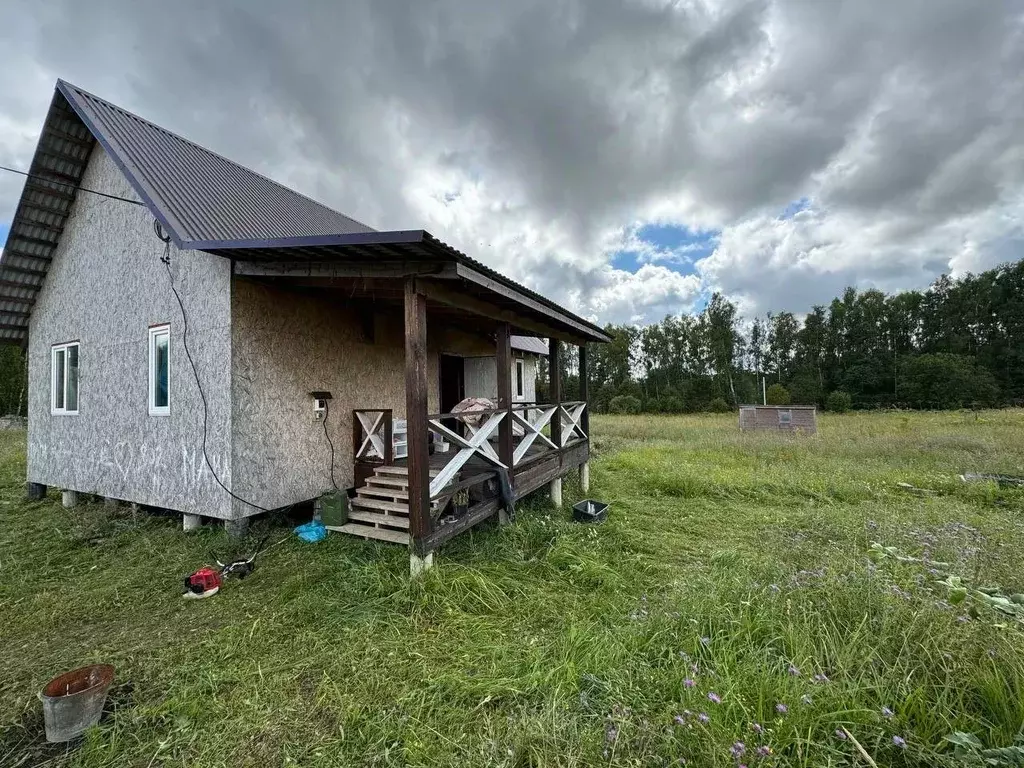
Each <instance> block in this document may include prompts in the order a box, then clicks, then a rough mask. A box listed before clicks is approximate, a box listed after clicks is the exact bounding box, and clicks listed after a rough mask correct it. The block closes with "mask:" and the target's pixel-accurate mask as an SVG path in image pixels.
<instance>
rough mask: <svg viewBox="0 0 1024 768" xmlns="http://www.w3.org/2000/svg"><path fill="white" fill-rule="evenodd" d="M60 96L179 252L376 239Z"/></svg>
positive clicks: (190, 150) (338, 217)
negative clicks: (338, 237)
mask: <svg viewBox="0 0 1024 768" xmlns="http://www.w3.org/2000/svg"><path fill="white" fill-rule="evenodd" d="M57 90H58V91H59V92H60V93H62V94H63V95H64V97H65V98H66V99H67V100H68V103H69V104H70V105H71V107H72V109H74V110H75V112H76V113H77V114H78V116H79V117H80V118H81V119H82V122H84V123H85V124H86V126H88V128H89V130H90V131H91V132H92V134H93V135H94V136H95V137H96V138H97V139H98V140H99V142H100V144H102V145H103V148H104V149H106V150H107V152H109V153H110V155H111V157H113V158H114V160H115V162H117V164H118V165H119V166H120V168H121V170H122V171H123V172H124V174H125V176H127V177H128V181H129V182H131V184H132V186H133V187H135V190H136V191H137V192H138V193H139V196H140V197H141V198H142V199H143V200H144V201H146V203H147V205H148V206H149V207H150V208H151V209H153V210H154V214H155V215H156V216H157V218H159V219H160V220H161V223H162V224H163V225H164V227H165V228H166V230H167V232H168V234H170V235H171V237H172V238H173V239H174V240H175V243H176V244H177V245H179V246H182V247H187V246H188V244H189V243H193V242H197V241H201V240H235V239H239V238H245V239H255V238H261V239H273V238H279V237H309V236H312V235H334V234H347V233H351V232H372V231H373V229H372V228H371V227H368V226H366V225H365V224H362V223H360V222H358V221H356V220H355V219H353V218H350V217H348V216H345V215H344V214H342V213H338V212H337V211H333V210H331V209H330V208H328V207H327V206H325V205H321V204H320V203H318V202H316V201H315V200H311V199H309V198H308V197H305V196H304V195H300V194H299V193H298V192H294V191H292V190H290V189H288V188H287V187H284V186H282V185H280V184H278V183H277V182H276V181H271V180H270V179H268V178H267V177H265V176H261V175H260V174H258V173H256V172H254V171H250V170H249V169H248V168H243V167H242V166H241V165H239V164H238V163H234V162H232V161H231V160H228V159H227V158H225V157H221V156H220V155H218V154H216V153H215V152H211V151H210V150H208V149H204V148H203V147H200V146H199V145H198V144H194V143H192V142H191V141H189V140H188V139H183V138H182V137H181V136H178V135H176V134H173V133H171V132H170V131H168V130H165V129H164V128H161V127H160V126H158V125H154V124H153V123H151V122H149V121H148V120H143V119H142V118H141V117H138V116H137V115H133V114H132V113H131V112H128V111H127V110H124V109H121V108H120V107H118V106H115V105H113V104H111V103H110V102H108V101H104V100H103V99H101V98H99V97H97V96H94V95H92V94H91V93H88V92H87V91H84V90H82V89H81V88H78V87H77V86H74V85H71V84H70V83H66V82H64V81H63V80H58V81H57Z"/></svg>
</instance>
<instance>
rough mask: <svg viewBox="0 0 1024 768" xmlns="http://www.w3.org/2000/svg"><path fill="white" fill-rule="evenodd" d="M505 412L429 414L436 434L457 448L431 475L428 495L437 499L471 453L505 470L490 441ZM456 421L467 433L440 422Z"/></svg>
mask: <svg viewBox="0 0 1024 768" xmlns="http://www.w3.org/2000/svg"><path fill="white" fill-rule="evenodd" d="M506 415H507V412H506V411H505V410H504V409H494V410H487V411H463V412H462V413H440V414H436V415H434V416H428V417H427V422H428V424H429V426H430V429H432V430H433V431H434V432H435V433H436V434H438V435H440V436H441V437H443V438H444V439H445V440H446V441H449V442H451V443H452V445H454V446H456V447H457V448H458V449H459V450H458V452H457V453H456V454H455V455H454V456H453V457H452V458H451V459H450V460H449V461H448V463H447V464H445V465H444V468H443V469H441V471H440V472H438V473H437V474H436V475H435V476H434V477H432V478H431V479H430V498H431V499H436V498H438V497H440V496H441V495H442V492H444V489H445V486H447V485H449V484H450V483H451V482H452V481H453V480H454V479H455V478H456V477H458V474H459V471H460V470H461V469H462V468H463V467H464V466H465V465H466V462H468V461H469V460H470V459H472V458H473V457H474V456H475V457H479V458H481V459H483V460H484V461H485V462H487V463H488V464H490V465H491V466H493V467H495V468H497V469H508V467H507V466H506V465H505V464H503V463H502V461H501V459H499V458H498V454H497V453H496V452H495V450H494V447H493V446H492V445H491V443H490V438H491V435H493V434H494V433H495V432H496V431H497V429H498V425H499V424H501V422H502V420H503V419H504V418H505V416H506ZM452 419H454V420H456V421H458V422H459V423H460V424H461V425H463V426H464V427H465V430H466V432H467V435H466V436H465V437H463V436H462V435H460V434H459V433H458V432H456V431H454V430H452V429H449V428H448V427H447V426H446V425H445V424H444V423H443V422H444V421H450V420H452Z"/></svg>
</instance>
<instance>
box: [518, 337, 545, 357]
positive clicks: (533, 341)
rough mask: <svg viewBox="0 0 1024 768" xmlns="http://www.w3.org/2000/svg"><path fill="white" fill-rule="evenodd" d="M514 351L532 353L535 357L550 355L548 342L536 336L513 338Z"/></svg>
mask: <svg viewBox="0 0 1024 768" xmlns="http://www.w3.org/2000/svg"><path fill="white" fill-rule="evenodd" d="M511 341H512V349H518V350H519V351H520V352H530V353H532V354H534V355H546V354H547V353H548V340H547V339H541V338H538V337H536V336H513V337H512V339H511Z"/></svg>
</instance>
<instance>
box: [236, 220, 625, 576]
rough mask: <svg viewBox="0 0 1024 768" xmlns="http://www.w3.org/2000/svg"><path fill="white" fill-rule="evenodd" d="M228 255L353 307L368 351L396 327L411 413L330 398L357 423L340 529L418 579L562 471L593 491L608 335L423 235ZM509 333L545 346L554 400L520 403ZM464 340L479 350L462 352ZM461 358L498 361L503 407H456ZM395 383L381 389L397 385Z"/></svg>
mask: <svg viewBox="0 0 1024 768" xmlns="http://www.w3.org/2000/svg"><path fill="white" fill-rule="evenodd" d="M227 251H229V252H227ZM227 251H226V252H224V253H222V254H221V255H225V256H231V257H232V258H233V259H234V260H235V270H234V271H235V275H236V276H237V277H239V278H241V279H243V280H247V281H254V282H259V283H265V284H272V285H273V286H274V287H275V288H276V289H282V288H283V289H284V290H287V291H288V292H290V293H293V292H298V293H304V294H308V295H310V296H315V297H316V299H317V301H320V302H333V303H336V304H337V305H339V306H342V305H343V306H346V307H349V308H350V309H354V310H356V311H357V312H358V313H359V315H360V316H361V317H362V318H363V320H364V322H363V326H364V327H363V332H362V333H363V336H364V337H365V341H366V343H368V344H373V343H374V339H373V337H374V323H375V318H376V322H377V323H378V325H379V323H380V319H381V317H387V318H388V319H389V322H391V321H397V322H398V323H400V327H401V328H400V329H401V340H402V343H403V346H404V356H403V359H402V364H403V368H404V371H403V373H404V396H405V397H404V406H405V407H404V409H400V406H399V404H398V402H390V401H387V400H385V399H383V398H375V397H373V396H372V395H368V394H367V393H366V391H365V390H363V391H361V393H360V394H359V395H358V396H357V397H349V398H346V399H345V400H342V401H341V402H339V401H338V400H337V399H335V401H333V402H332V403H331V410H332V411H333V410H334V409H335V408H345V409H348V411H347V412H348V413H350V414H351V428H352V437H351V453H350V454H349V453H348V450H346V451H345V453H346V454H348V455H349V456H351V460H352V465H351V466H352V467H353V478H354V487H355V498H353V499H352V508H351V513H350V517H349V522H348V523H347V524H346V525H344V526H339V527H338V530H339V531H341V532H343V533H347V534H355V535H359V536H363V537H365V538H368V539H377V540H383V541H388V542H394V543H397V544H406V545H408V546H409V547H410V550H411V565H412V570H413V571H414V572H415V571H418V570H420V569H422V568H423V567H426V566H428V565H429V564H430V562H431V559H432V553H433V552H434V551H435V550H436V549H437V548H438V547H440V546H441V545H442V544H443V543H444V542H446V541H448V540H449V539H451V538H452V537H454V536H457V535H459V534H460V533H462V532H464V531H466V530H468V529H469V528H471V527H472V526H474V525H476V524H478V523H480V522H482V521H483V520H486V519H488V518H489V517H491V516H493V515H499V519H500V520H501V521H502V522H503V523H505V522H508V521H509V515H508V514H507V510H510V509H511V508H512V506H513V505H514V504H515V502H517V501H519V500H520V499H522V498H523V497H524V496H526V495H527V494H529V493H532V492H534V491H537V490H538V489H541V488H543V487H545V486H547V487H549V488H550V490H551V494H552V498H553V500H554V501H555V503H556V504H560V503H561V479H562V477H563V476H564V475H565V474H567V473H569V472H571V471H576V470H579V471H580V472H581V475H582V480H583V483H584V486H586V483H587V480H588V464H587V462H588V460H589V455H590V443H589V433H590V428H589V410H588V405H587V398H588V391H587V381H588V375H587V345H588V344H589V343H593V342H598V343H601V342H606V341H608V337H607V335H606V334H605V333H604V331H603V330H602V329H600V328H598V327H597V326H595V325H593V324H591V323H588V322H587V321H585V320H583V319H582V318H579V317H577V316H575V315H573V314H572V313H570V312H567V311H566V310H564V309H563V308H561V307H559V306H558V305H557V304H555V303H554V302H551V301H550V300H548V299H545V298H544V297H542V296H539V295H538V294H535V293H533V292H531V291H529V290H528V289H526V288H523V287H522V286H520V285H518V284H516V283H514V282H512V281H511V280H508V279H507V278H505V277H504V276H502V275H500V274H499V273H497V272H494V271H492V270H489V269H487V268H486V267H484V266H483V265H482V264H479V263H478V262H475V261H473V260H471V259H469V258H468V257H466V256H465V255H464V254H461V253H459V252H458V251H455V250H454V249H452V248H450V247H449V246H447V245H445V244H444V243H441V242H440V241H437V240H436V239H434V238H433V237H431V236H430V235H429V234H427V233H425V232H421V231H414V232H397V233H395V232H392V233H388V232H383V233H375V232H371V233H359V234H356V235H339V236H330V237H325V238H317V239H307V240H306V242H304V243H294V242H287V243H285V242H282V243H274V244H273V245H270V244H267V245H266V246H262V245H260V246H257V245H249V244H241V243H240V244H238V245H237V246H233V247H232V248H230V249H227ZM218 252H219V251H218ZM395 330H398V329H395ZM428 331H429V335H428ZM513 334H515V335H518V336H532V337H538V338H546V339H548V340H549V342H548V353H547V365H548V371H549V387H548V397H547V398H546V399H547V400H549V402H543V403H537V402H523V401H521V400H516V399H515V398H514V397H513V384H514V382H513V378H514V376H515V373H514V368H515V366H514V363H513V351H512V346H511V338H512V336H513ZM456 338H457V339H458V342H459V344H462V345H465V344H466V343H470V344H472V345H474V351H473V352H472V353H471V354H470V353H460V352H459V351H458V350H457V349H455V348H454V347H455V346H457V345H455V342H454V341H452V340H455V339H456ZM467 340H468V341H467ZM449 341H451V345H449ZM567 344H571V345H574V346H577V347H578V366H579V380H580V388H579V394H578V397H577V399H576V400H573V401H567V400H565V399H564V398H563V394H562V381H561V372H562V370H563V368H564V365H563V362H564V361H563V350H564V348H565V345H567ZM492 350H493V351H492ZM395 351H396V352H397V351H398V350H397V349H396V350H395ZM460 354H463V355H464V356H466V357H469V356H479V355H481V354H484V355H490V354H493V356H494V359H495V372H496V378H497V397H496V398H493V408H489V409H485V410H476V411H472V412H463V413H454V412H453V411H452V410H451V407H452V405H454V401H452V400H451V399H450V398H449V399H448V400H447V401H446V399H445V397H444V395H443V392H441V388H442V384H441V383H439V382H438V379H439V378H440V379H443V377H444V375H445V372H444V369H443V366H442V365H441V364H440V363H441V358H443V357H450V356H453V355H454V356H458V355H460ZM396 362H397V361H396ZM396 373H397V372H396ZM392 378H395V376H394V374H393V373H389V374H388V380H387V381H381V382H380V385H381V386H380V387H379V388H380V389H386V388H387V387H388V386H390V387H393V386H394V384H395V383H396V382H394V381H391V379H392ZM371 391H372V389H371ZM431 405H433V407H431ZM438 406H440V407H438ZM444 409H447V410H444ZM346 421H347V419H346ZM398 430H401V435H400V436H399V435H397V434H396V432H397V431H398ZM346 448H348V446H346Z"/></svg>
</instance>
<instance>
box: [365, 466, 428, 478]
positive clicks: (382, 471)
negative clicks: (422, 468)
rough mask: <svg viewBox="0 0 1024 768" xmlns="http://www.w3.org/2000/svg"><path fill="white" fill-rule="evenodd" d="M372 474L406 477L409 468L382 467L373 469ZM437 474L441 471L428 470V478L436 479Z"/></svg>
mask: <svg viewBox="0 0 1024 768" xmlns="http://www.w3.org/2000/svg"><path fill="white" fill-rule="evenodd" d="M373 472H374V474H375V475H378V476H379V475H400V476H408V474H409V468H408V467H392V466H390V465H389V466H384V467H374V469H373ZM439 474H441V470H439V469H432V470H430V476H431V477H437V476H438V475H439Z"/></svg>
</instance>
